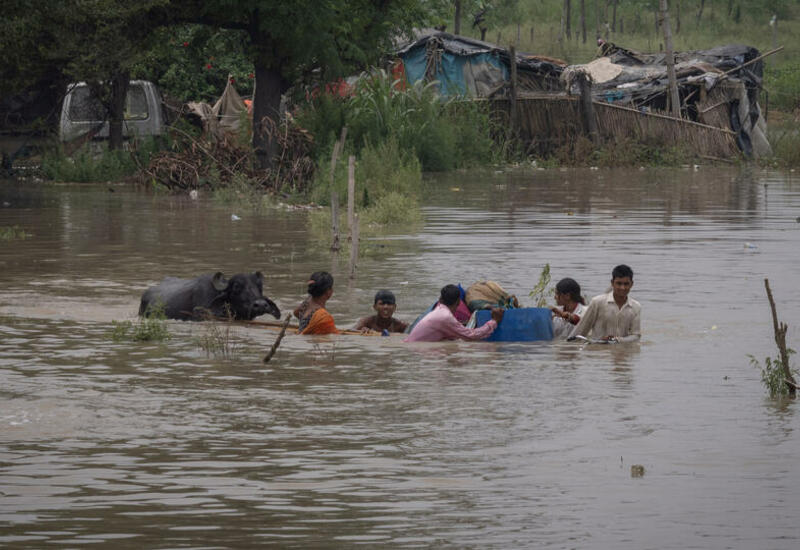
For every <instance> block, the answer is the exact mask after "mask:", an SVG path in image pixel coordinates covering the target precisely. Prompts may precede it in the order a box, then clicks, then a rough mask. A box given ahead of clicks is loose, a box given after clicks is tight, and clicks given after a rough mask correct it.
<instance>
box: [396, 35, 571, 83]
mask: <svg viewBox="0 0 800 550" xmlns="http://www.w3.org/2000/svg"><path fill="white" fill-rule="evenodd" d="M395 53H396V54H397V55H398V56H399V57H400V58H401V59H403V62H404V63H405V66H406V67H405V69H406V75H407V77H408V80H409V82H411V83H413V82H416V81H417V80H420V79H422V78H427V79H428V80H438V81H439V82H440V91H441V92H442V93H443V94H445V95H450V94H464V93H467V94H468V95H473V96H486V95H489V94H490V93H491V92H492V90H494V89H495V88H496V87H497V86H499V85H501V84H502V83H503V82H505V81H507V80H508V78H509V69H510V63H511V55H510V52H509V51H508V50H506V49H505V48H501V47H499V46H497V45H495V44H491V43H489V42H483V41H481V40H475V39H473V38H467V37H464V36H458V35H454V34H450V33H446V32H439V31H436V32H430V33H428V34H423V35H422V36H420V37H419V38H417V39H415V40H413V41H411V42H408V43H406V44H405V45H402V46H400V47H399V48H398V49H397V50H396V51H395ZM515 57H516V59H515V62H516V65H517V70H518V72H519V74H520V79H521V80H523V79H528V80H529V81H530V82H531V83H532V85H531V87H535V88H539V89H553V88H554V87H559V84H558V77H559V76H560V74H561V71H562V70H563V68H564V67H565V66H566V63H564V62H563V61H560V60H557V59H553V58H548V57H543V56H535V55H530V54H525V53H517V54H516V56H515Z"/></svg>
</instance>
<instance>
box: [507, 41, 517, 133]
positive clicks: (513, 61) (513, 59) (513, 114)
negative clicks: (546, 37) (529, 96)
mask: <svg viewBox="0 0 800 550" xmlns="http://www.w3.org/2000/svg"><path fill="white" fill-rule="evenodd" d="M508 52H509V60H508V61H509V68H510V69H511V97H510V98H509V101H510V102H511V103H510V108H509V111H508V118H509V125H510V128H511V136H510V137H511V138H512V139H516V138H517V128H518V121H517V48H516V47H514V46H511V47H510V48H509V50H508Z"/></svg>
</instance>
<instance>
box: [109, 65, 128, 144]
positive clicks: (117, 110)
mask: <svg viewBox="0 0 800 550" xmlns="http://www.w3.org/2000/svg"><path fill="white" fill-rule="evenodd" d="M129 84H130V73H129V72H128V71H121V72H118V73H117V74H115V75H114V76H113V77H112V78H111V101H110V103H109V106H108V148H109V149H111V150H112V151H113V150H117V149H122V143H123V140H124V135H123V125H124V124H125V100H126V99H127V97H128V85H129Z"/></svg>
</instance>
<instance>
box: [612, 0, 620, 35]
mask: <svg viewBox="0 0 800 550" xmlns="http://www.w3.org/2000/svg"><path fill="white" fill-rule="evenodd" d="M618 3H619V0H614V15H613V18H612V19H611V32H617V4H618Z"/></svg>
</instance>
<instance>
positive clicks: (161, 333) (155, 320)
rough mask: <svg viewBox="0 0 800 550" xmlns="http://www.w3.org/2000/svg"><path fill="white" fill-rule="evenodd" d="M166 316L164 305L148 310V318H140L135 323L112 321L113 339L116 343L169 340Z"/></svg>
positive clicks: (157, 305)
mask: <svg viewBox="0 0 800 550" xmlns="http://www.w3.org/2000/svg"><path fill="white" fill-rule="evenodd" d="M166 319H167V318H166V316H165V315H164V305H163V304H156V305H154V306H151V307H150V309H149V310H148V316H147V317H139V318H138V319H137V320H136V322H133V321H112V322H111V324H112V327H113V328H112V329H111V339H112V340H114V341H117V342H119V341H123V340H129V341H133V342H160V341H162V340H168V339H169V337H170V335H169V330H168V329H167V320H166Z"/></svg>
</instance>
